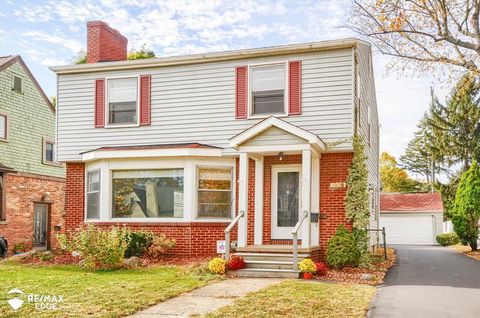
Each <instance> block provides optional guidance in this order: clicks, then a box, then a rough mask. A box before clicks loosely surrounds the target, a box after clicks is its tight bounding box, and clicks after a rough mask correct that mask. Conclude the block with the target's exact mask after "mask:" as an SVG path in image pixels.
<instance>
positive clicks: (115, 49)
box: [87, 21, 128, 63]
mask: <svg viewBox="0 0 480 318" xmlns="http://www.w3.org/2000/svg"><path fill="white" fill-rule="evenodd" d="M127 43H128V40H127V38H126V37H124V36H123V35H121V34H120V32H118V31H117V30H115V29H113V28H111V27H110V26H109V25H108V24H106V23H105V22H103V21H89V22H87V63H97V62H108V61H124V60H126V59H127Z"/></svg>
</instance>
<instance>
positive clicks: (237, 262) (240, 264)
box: [227, 255, 246, 271]
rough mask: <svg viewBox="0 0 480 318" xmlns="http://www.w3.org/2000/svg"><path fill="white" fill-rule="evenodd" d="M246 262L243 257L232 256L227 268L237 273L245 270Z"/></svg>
mask: <svg viewBox="0 0 480 318" xmlns="http://www.w3.org/2000/svg"><path fill="white" fill-rule="evenodd" d="M245 266H246V265H245V260H244V259H243V257H241V256H235V255H234V256H232V257H230V259H229V260H228V264H227V268H228V269H231V270H232V271H236V270H239V269H242V268H245Z"/></svg>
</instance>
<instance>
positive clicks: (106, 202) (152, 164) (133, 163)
mask: <svg viewBox="0 0 480 318" xmlns="http://www.w3.org/2000/svg"><path fill="white" fill-rule="evenodd" d="M198 166H200V167H212V168H230V169H232V189H231V191H232V200H233V201H232V202H233V204H232V214H231V216H230V218H197V205H198V204H197V187H198V186H197V185H198V180H197V175H198V174H197V167H198ZM150 169H183V176H184V180H183V181H184V189H183V200H184V201H183V209H184V210H183V218H173V217H172V218H113V208H112V200H113V191H112V176H113V174H112V172H113V171H118V170H150ZM94 170H100V171H101V172H100V178H101V179H100V180H101V184H100V218H99V219H87V218H86V216H87V215H86V208H87V205H86V202H87V201H86V194H87V193H86V186H87V172H90V171H94ZM84 200H85V201H84V205H85V213H84V222H86V223H96V222H104V223H182V222H211V223H215V222H218V223H226V222H230V221H231V220H232V218H233V217H234V214H235V206H236V163H235V158H234V157H219V158H211V157H188V158H187V157H184V158H173V157H168V158H158V157H155V158H153V157H152V158H138V160H132V159H131V158H125V159H101V160H95V161H90V162H87V163H86V167H85V199H84Z"/></svg>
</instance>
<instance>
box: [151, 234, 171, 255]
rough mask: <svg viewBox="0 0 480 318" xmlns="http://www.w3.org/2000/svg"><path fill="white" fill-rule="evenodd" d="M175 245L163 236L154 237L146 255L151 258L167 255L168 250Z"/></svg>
mask: <svg viewBox="0 0 480 318" xmlns="http://www.w3.org/2000/svg"><path fill="white" fill-rule="evenodd" d="M175 245H176V242H175V240H172V239H169V238H167V237H166V236H165V234H160V235H155V236H153V239H152V243H151V244H150V247H149V248H148V250H147V254H148V255H149V256H151V257H160V256H162V255H163V254H165V253H167V251H168V250H169V249H172V248H174V247H175Z"/></svg>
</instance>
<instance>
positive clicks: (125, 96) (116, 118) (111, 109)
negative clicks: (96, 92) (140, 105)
mask: <svg viewBox="0 0 480 318" xmlns="http://www.w3.org/2000/svg"><path fill="white" fill-rule="evenodd" d="M137 84H138V79H137V78H136V77H135V78H117V79H110V80H108V123H109V124H136V123H137V86H138V85H137Z"/></svg>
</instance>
